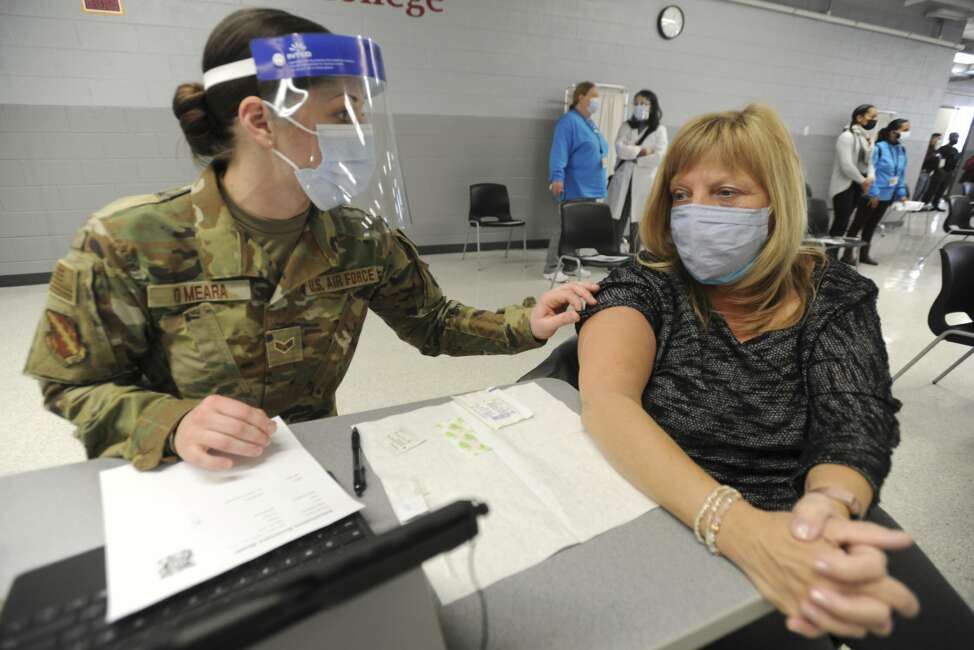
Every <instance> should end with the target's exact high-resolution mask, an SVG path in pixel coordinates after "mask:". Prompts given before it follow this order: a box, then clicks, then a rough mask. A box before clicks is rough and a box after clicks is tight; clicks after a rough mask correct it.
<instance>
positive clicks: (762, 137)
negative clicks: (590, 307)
mask: <svg viewBox="0 0 974 650" xmlns="http://www.w3.org/2000/svg"><path fill="white" fill-rule="evenodd" d="M706 160H711V161H714V162H716V163H719V164H722V165H723V166H725V167H726V168H727V169H729V170H731V169H732V170H740V171H744V172H746V173H748V174H749V175H750V176H751V177H752V178H753V179H754V180H755V181H756V182H757V183H758V184H760V185H761V186H762V187H763V188H764V190H765V191H766V192H767V193H768V196H769V197H770V199H771V206H770V213H771V217H770V221H769V225H768V239H767V242H766V243H765V245H764V247H763V248H762V249H761V252H760V253H759V254H758V257H757V259H756V260H755V262H754V264H753V265H752V266H751V268H750V270H748V272H747V273H746V274H745V275H744V277H742V278H741V279H740V280H737V281H736V282H735V283H734V284H733V285H731V286H733V291H732V292H731V293H730V295H729V296H728V301H729V302H730V303H731V304H732V305H734V306H735V307H742V308H743V310H742V311H744V312H745V314H744V315H743V316H742V317H741V320H740V323H741V326H742V328H743V330H744V332H743V333H745V334H756V333H758V332H761V331H765V330H767V329H770V326H771V324H772V322H774V326H775V328H776V329H783V328H786V327H790V326H792V325H795V324H796V323H798V322H800V321H801V320H802V318H803V317H804V314H805V310H806V308H807V307H808V304H809V302H810V301H811V300H813V299H814V294H813V292H814V287H813V286H812V273H813V271H814V269H815V265H816V263H817V262H818V261H820V260H824V256H823V255H822V253H821V251H820V250H818V249H816V248H804V247H802V239H803V238H804V236H805V233H806V230H807V221H808V217H807V214H806V208H805V176H804V174H803V173H802V168H801V162H800V161H799V158H798V152H797V151H796V149H795V144H794V142H793V141H792V139H791V135H790V134H789V133H788V130H787V129H786V128H785V125H784V123H783V122H782V121H781V118H780V117H779V116H778V114H777V113H776V112H775V111H774V110H773V109H771V108H769V107H767V106H763V105H760V104H751V105H749V106H748V107H746V108H745V109H744V110H743V111H726V112H723V113H711V114H709V115H703V116H700V117H698V118H695V119H693V120H691V121H690V122H689V123H688V124H687V125H686V126H684V127H683V128H682V129H680V132H679V133H678V134H677V136H676V138H675V139H674V140H673V143H672V144H671V145H670V146H669V148H668V149H667V151H666V159H665V160H664V162H663V165H662V167H661V169H660V171H659V173H658V174H657V175H656V182H655V183H654V184H653V191H652V194H651V195H650V198H649V201H648V202H647V204H646V212H645V214H644V215H643V219H642V223H641V224H640V227H639V234H640V237H641V238H642V240H643V244H644V245H645V247H646V249H647V251H648V252H649V253H650V255H651V256H652V258H653V259H650V260H645V259H640V261H641V262H642V263H643V264H645V265H646V266H648V267H650V268H655V269H660V270H667V271H670V272H677V273H680V275H681V276H682V277H683V278H684V280H685V281H686V283H687V286H689V287H690V302H691V304H692V305H693V310H694V312H695V313H696V314H697V317H698V319H699V320H700V322H701V323H702V324H703V325H704V326H707V324H708V323H709V320H710V311H711V308H710V305H709V303H708V301H707V297H706V293H705V292H704V290H703V286H702V285H701V284H700V283H698V282H697V281H696V280H694V279H693V278H692V277H691V276H690V275H689V274H688V273H687V272H686V270H685V269H684V268H683V264H682V263H681V262H680V256H679V254H678V253H677V250H676V246H675V245H674V244H673V239H672V237H671V236H670V209H671V207H672V204H673V202H672V198H671V196H670V183H671V182H672V181H673V178H674V177H676V176H677V175H679V174H681V173H683V172H686V171H688V170H690V169H691V168H693V167H694V166H696V165H697V164H699V163H701V162H704V161H706ZM810 290H811V291H810ZM810 294H812V295H810ZM792 296H795V297H797V299H798V300H799V301H800V304H799V309H796V310H794V311H792V313H791V314H789V315H788V316H787V318H782V315H781V314H780V313H779V310H780V308H781V307H782V305H784V304H785V303H786V302H787V301H788V300H790V299H791V297H792ZM776 319H780V320H776Z"/></svg>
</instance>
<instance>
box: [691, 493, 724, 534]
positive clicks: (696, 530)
mask: <svg viewBox="0 0 974 650" xmlns="http://www.w3.org/2000/svg"><path fill="white" fill-rule="evenodd" d="M733 489H734V488H732V487H730V486H727V485H718V486H717V487H715V488H714V489H713V491H712V492H711V493H710V494H709V495H707V498H706V500H705V501H704V502H703V505H702V506H700V510H699V512H697V517H696V519H694V521H693V535H694V537H696V538H697V541H698V542H700V543H701V544H705V543H706V542H705V541H704V536H703V530H702V529H701V527H700V526H701V524H703V523H704V518H705V517H706V516H707V515H708V514H709V513H710V512H711V509H712V508H713V505H714V501H715V500H717V499H719V498H720V497H721V496H722V495H724V494H726V493H727V492H729V491H730V490H733Z"/></svg>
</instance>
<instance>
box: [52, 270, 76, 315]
mask: <svg viewBox="0 0 974 650" xmlns="http://www.w3.org/2000/svg"><path fill="white" fill-rule="evenodd" d="M48 292H49V293H50V294H51V295H52V296H54V297H55V298H58V299H59V300H63V301H64V302H66V303H68V304H69V305H77V304H78V272H77V271H75V270H74V269H72V268H71V267H70V266H68V265H67V264H65V263H64V262H63V261H61V262H58V263H57V265H56V266H55V267H54V272H53V273H52V274H51V283H50V285H48Z"/></svg>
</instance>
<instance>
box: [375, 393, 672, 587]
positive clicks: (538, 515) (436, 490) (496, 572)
mask: <svg viewBox="0 0 974 650" xmlns="http://www.w3.org/2000/svg"><path fill="white" fill-rule="evenodd" d="M503 392H504V393H505V394H506V396H507V397H508V398H510V399H512V400H513V401H514V402H515V403H519V404H523V405H525V406H526V407H527V408H530V410H531V412H532V413H533V416H532V417H531V418H530V419H526V420H521V421H519V422H516V423H514V424H511V425H509V426H505V427H504V428H502V429H498V430H493V429H491V428H490V427H488V426H486V425H484V423H482V422H480V421H479V420H478V419H477V418H475V417H471V415H470V414H469V412H467V411H466V410H465V409H464V408H463V407H461V406H460V405H459V404H457V403H454V402H450V403H447V404H442V405H440V406H432V407H427V408H423V409H419V410H416V411H413V412H411V413H405V414H402V415H397V416H392V417H388V418H385V419H383V420H378V421H375V422H367V423H363V424H359V425H358V430H359V433H360V434H361V436H362V446H363V448H364V450H365V455H366V457H367V458H368V461H369V464H370V466H371V467H372V470H373V472H375V474H376V475H377V476H378V477H379V479H380V480H381V481H382V485H383V487H384V488H385V490H386V493H387V494H388V495H389V500H390V502H391V503H392V508H393V510H394V511H395V513H396V516H397V517H398V518H399V520H400V521H401V522H404V521H406V520H408V519H410V518H411V517H414V516H416V515H417V514H420V513H421V512H423V511H425V510H426V509H430V510H432V509H435V508H439V507H441V506H444V505H446V504H448V503H450V502H452V501H455V500H457V499H476V500H479V501H483V502H485V503H486V504H487V505H488V507H489V508H490V514H489V515H488V516H487V517H485V518H482V519H480V522H479V523H480V534H479V536H478V538H477V551H476V555H475V560H476V567H477V577H478V578H479V580H480V583H481V585H482V586H484V587H486V586H487V585H490V584H493V583H494V582H497V581H498V580H500V579H502V578H505V577H507V576H510V575H513V574H515V573H518V572H519V571H523V570H524V569H527V568H529V567H531V566H533V565H535V564H538V563H540V562H542V561H544V560H545V559H546V558H548V557H550V556H551V555H553V554H554V553H556V552H558V551H559V550H561V549H563V548H566V547H568V546H572V545H574V544H578V543H581V542H584V541H586V540H589V539H591V538H592V537H594V536H596V535H598V534H600V533H603V532H605V531H607V530H610V529H612V528H614V527H616V526H619V525H622V524H624V523H626V522H628V521H631V520H632V519H635V518H636V517H638V516H639V515H641V514H643V513H645V512H648V511H649V510H651V509H653V508H654V507H656V504H654V503H653V502H652V501H651V500H649V499H648V498H647V497H646V496H645V495H643V494H642V493H641V492H639V491H638V490H636V489H635V488H634V487H632V485H630V484H629V483H628V482H627V481H626V480H625V479H624V478H622V477H621V476H620V475H619V474H618V473H617V472H616V471H615V470H614V469H612V467H611V466H610V465H609V463H608V462H607V461H606V460H605V459H604V458H603V457H602V454H601V453H600V452H599V450H598V448H597V447H596V446H595V444H594V443H593V442H592V440H591V438H590V437H589V436H588V434H587V433H585V431H584V430H583V428H582V422H581V418H580V417H579V416H578V414H576V413H574V412H573V411H572V410H571V409H569V408H568V407H567V406H565V405H564V404H562V403H561V402H559V401H558V400H557V399H555V398H554V397H552V396H551V395H550V394H549V393H548V392H547V391H545V390H544V389H543V388H540V387H539V386H537V385H535V384H525V385H523V386H515V387H512V388H508V389H505V390H504V391H503ZM448 433H452V434H454V435H452V436H451V435H447V434H448ZM402 437H406V438H407V439H409V440H412V441H414V444H412V446H411V447H410V448H409V450H408V451H405V452H403V451H401V445H398V444H396V442H395V441H397V440H399V439H401V438H402ZM461 443H464V444H461ZM467 553H468V551H467V550H466V549H465V548H459V549H456V550H454V551H452V552H450V553H446V554H443V555H441V556H439V557H437V558H435V559H433V560H430V561H428V562H426V563H425V564H424V565H423V568H424V570H425V572H426V575H427V577H428V578H429V580H430V582H431V583H432V585H433V588H434V589H435V590H436V593H437V596H438V597H439V599H440V602H441V603H442V604H443V605H447V604H449V603H451V602H453V601H455V600H458V599H460V598H463V597H464V596H466V595H468V594H470V593H472V592H473V591H474V587H473V585H472V583H471V581H470V576H469V571H468V568H467Z"/></svg>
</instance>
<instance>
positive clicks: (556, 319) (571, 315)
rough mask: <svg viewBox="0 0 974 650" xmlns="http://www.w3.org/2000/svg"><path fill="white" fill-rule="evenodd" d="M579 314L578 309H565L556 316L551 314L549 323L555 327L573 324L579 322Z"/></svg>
mask: <svg viewBox="0 0 974 650" xmlns="http://www.w3.org/2000/svg"><path fill="white" fill-rule="evenodd" d="M578 319H579V315H578V312H577V311H564V312H562V313H560V314H558V315H556V316H551V317H550V318H549V319H548V323H550V324H551V326H552V327H553V328H554V329H559V328H561V327H564V326H565V325H571V324H572V323H576V322H578Z"/></svg>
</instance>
